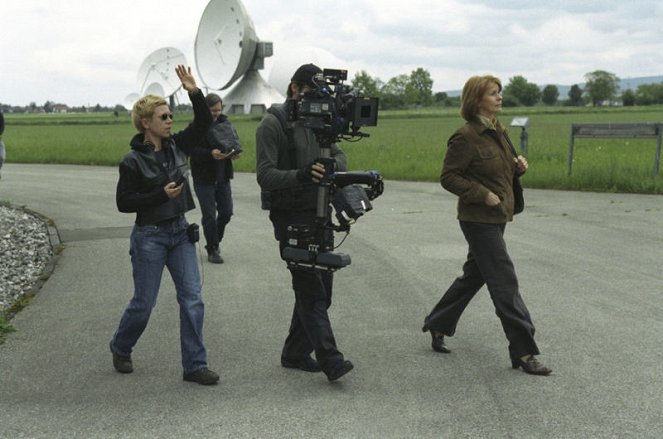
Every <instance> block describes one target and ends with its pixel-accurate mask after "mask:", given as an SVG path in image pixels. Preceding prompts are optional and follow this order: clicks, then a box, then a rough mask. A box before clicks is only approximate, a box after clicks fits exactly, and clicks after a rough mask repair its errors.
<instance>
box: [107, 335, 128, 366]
mask: <svg viewBox="0 0 663 439" xmlns="http://www.w3.org/2000/svg"><path fill="white" fill-rule="evenodd" d="M109 346H110V350H111V353H112V354H113V367H114V368H115V370H116V371H118V372H120V373H131V372H133V371H134V366H133V363H132V362H131V356H127V357H125V356H124V355H118V354H116V353H115V352H114V351H113V341H112V340H111V342H110V344H109Z"/></svg>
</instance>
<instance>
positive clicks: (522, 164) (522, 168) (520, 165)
mask: <svg viewBox="0 0 663 439" xmlns="http://www.w3.org/2000/svg"><path fill="white" fill-rule="evenodd" d="M513 161H514V162H516V174H518V175H523V174H524V173H525V172H527V168H528V167H529V164H528V163H527V159H526V158H525V157H523V156H521V155H519V156H518V157H514V158H513Z"/></svg>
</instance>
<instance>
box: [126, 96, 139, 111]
mask: <svg viewBox="0 0 663 439" xmlns="http://www.w3.org/2000/svg"><path fill="white" fill-rule="evenodd" d="M139 98H140V96H139V95H138V93H130V94H128V95H127V97H126V98H124V101H122V106H123V107H124V108H125V109H126V110H128V111H131V110H132V109H133V108H134V104H135V103H136V101H137V100H138V99H139Z"/></svg>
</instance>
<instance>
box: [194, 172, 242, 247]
mask: <svg viewBox="0 0 663 439" xmlns="http://www.w3.org/2000/svg"><path fill="white" fill-rule="evenodd" d="M193 188H194V189H195V191H196V196H197V197H198V203H199V204H200V211H201V212H202V214H203V218H202V220H201V222H202V226H203V235H204V236H205V242H206V244H207V245H206V246H205V248H206V249H207V250H213V249H217V248H219V244H220V243H221V241H222V240H223V235H224V234H225V230H226V225H227V224H228V223H229V222H230V218H231V217H232V215H233V198H232V191H231V188H230V181H226V182H223V183H220V182H217V183H211V184H202V183H196V182H194V184H193Z"/></svg>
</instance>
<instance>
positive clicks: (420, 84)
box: [405, 67, 433, 106]
mask: <svg viewBox="0 0 663 439" xmlns="http://www.w3.org/2000/svg"><path fill="white" fill-rule="evenodd" d="M405 102H406V103H407V104H409V105H412V104H414V105H424V106H427V105H430V104H432V103H433V80H432V79H431V77H430V73H429V72H428V71H427V70H425V69H423V68H421V67H419V68H418V69H416V70H413V71H412V73H410V77H409V81H408V83H407V85H406V86H405Z"/></svg>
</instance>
